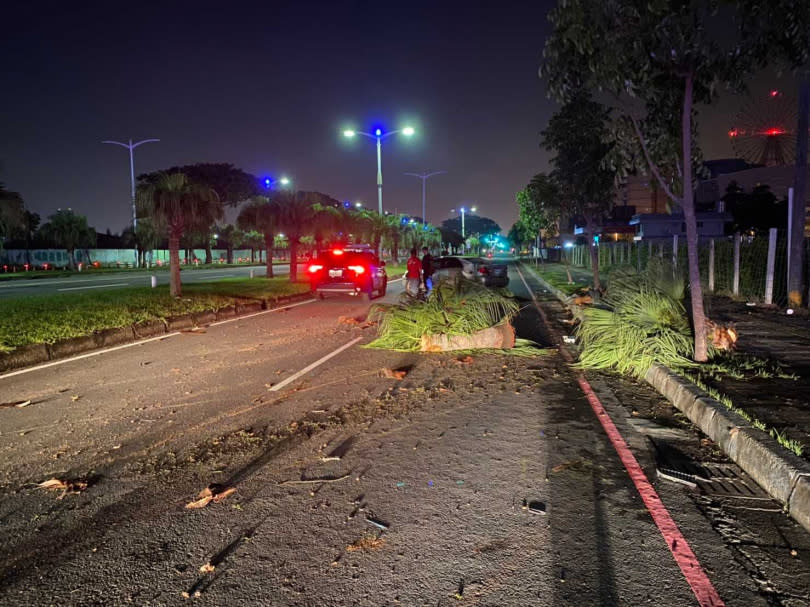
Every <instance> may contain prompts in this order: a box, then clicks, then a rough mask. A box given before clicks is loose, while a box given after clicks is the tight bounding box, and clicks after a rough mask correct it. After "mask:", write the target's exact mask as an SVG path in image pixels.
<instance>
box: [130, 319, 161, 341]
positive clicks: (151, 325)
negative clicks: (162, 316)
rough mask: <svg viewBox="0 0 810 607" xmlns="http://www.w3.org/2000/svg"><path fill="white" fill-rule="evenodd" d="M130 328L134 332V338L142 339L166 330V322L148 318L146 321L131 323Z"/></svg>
mask: <svg viewBox="0 0 810 607" xmlns="http://www.w3.org/2000/svg"><path fill="white" fill-rule="evenodd" d="M132 330H133V331H134V333H135V339H136V340H138V339H144V338H147V337H154V336H155V335H160V334H161V333H165V332H166V323H165V322H163V321H162V320H148V321H146V322H141V323H138V324H137V325H132Z"/></svg>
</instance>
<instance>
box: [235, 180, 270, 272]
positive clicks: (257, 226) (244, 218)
mask: <svg viewBox="0 0 810 607" xmlns="http://www.w3.org/2000/svg"><path fill="white" fill-rule="evenodd" d="M278 214H279V211H278V206H277V205H276V204H275V203H274V202H272V201H271V200H270V199H269V198H267V197H266V196H256V197H254V198H253V200H252V201H251V202H250V203H249V204H248V205H247V206H245V207H243V208H242V210H241V211H239V217H237V218H236V225H238V226H239V227H240V228H241V229H242V230H255V231H256V232H259V233H260V234H261V235H262V237H263V238H264V250H265V255H264V263H265V276H266V277H267V278H273V244H274V242H275V238H276V234H277V233H278V231H279V227H278V226H279V221H278Z"/></svg>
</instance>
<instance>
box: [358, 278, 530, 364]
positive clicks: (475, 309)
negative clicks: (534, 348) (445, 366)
mask: <svg viewBox="0 0 810 607" xmlns="http://www.w3.org/2000/svg"><path fill="white" fill-rule="evenodd" d="M518 309H519V305H518V303H517V301H515V299H514V298H512V297H509V296H507V295H506V294H505V292H503V291H495V290H492V289H488V288H486V287H484V286H483V285H481V284H480V283H477V282H473V281H470V280H466V279H464V278H462V277H460V276H459V277H456V278H455V279H454V280H443V281H440V282H438V283H437V284H436V285H435V286H434V288H433V290H432V291H431V293H430V295H429V296H428V297H427V299H426V300H425V301H421V300H418V299H413V298H411V297H408V296H405V297H403V298H402V299H401V300H400V301H399V302H398V303H396V304H376V305H374V306H373V307H372V309H371V312H370V314H369V318H370V320H376V321H378V322H379V336H378V337H377V339H375V340H374V341H373V342H371V343H370V344H368V345H369V347H371V348H385V349H389V350H400V351H409V352H419V351H421V352H440V351H447V350H477V349H482V348H496V349H514V348H515V347H516V346H519V347H524V348H525V347H526V346H527V345H528V342H526V341H525V340H517V339H515V330H514V328H513V327H512V325H511V322H510V321H511V319H512V317H513V316H514V315H515V314H516V313H517V311H518Z"/></svg>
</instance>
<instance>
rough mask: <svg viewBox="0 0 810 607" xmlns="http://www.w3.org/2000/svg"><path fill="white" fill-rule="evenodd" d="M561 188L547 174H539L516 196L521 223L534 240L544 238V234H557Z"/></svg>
mask: <svg viewBox="0 0 810 607" xmlns="http://www.w3.org/2000/svg"><path fill="white" fill-rule="evenodd" d="M559 199H560V188H559V187H558V186H557V184H556V183H555V181H554V180H553V179H552V178H551V177H549V176H548V175H546V174H545V173H538V174H537V175H535V176H534V177H532V180H531V181H530V182H529V185H527V186H526V187H525V188H523V189H522V190H521V191H520V192H518V193H517V195H516V196H515V201H516V202H517V205H518V217H519V218H520V222H521V223H522V224H523V225H524V226H525V227H526V228H527V229H528V230H529V231H530V232H531V234H532V238H541V239H542V238H543V235H544V233H545V234H548V233H549V232H554V233H556V232H557V231H558V230H557V224H558V222H559V220H560V204H559Z"/></svg>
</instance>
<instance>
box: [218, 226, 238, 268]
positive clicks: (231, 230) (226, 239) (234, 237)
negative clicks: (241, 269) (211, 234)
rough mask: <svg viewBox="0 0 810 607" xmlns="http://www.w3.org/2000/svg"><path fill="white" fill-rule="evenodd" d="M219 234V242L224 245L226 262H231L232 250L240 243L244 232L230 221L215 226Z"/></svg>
mask: <svg viewBox="0 0 810 607" xmlns="http://www.w3.org/2000/svg"><path fill="white" fill-rule="evenodd" d="M215 229H216V231H217V235H218V236H219V242H220V243H223V244H224V245H225V252H226V253H225V254H226V259H225V261H226V263H228V264H232V263H233V250H234V249H235V248H236V247H239V246H241V245H242V242H243V241H244V239H245V233H244V232H243V231H242V230H241V229H239V228H237V227H236V226H235V225H233V224H232V223H229V224H226V225H224V226H218V227H217V228H215Z"/></svg>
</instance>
